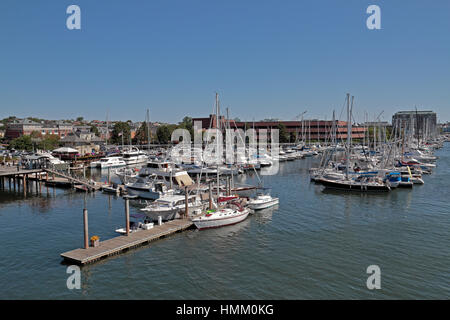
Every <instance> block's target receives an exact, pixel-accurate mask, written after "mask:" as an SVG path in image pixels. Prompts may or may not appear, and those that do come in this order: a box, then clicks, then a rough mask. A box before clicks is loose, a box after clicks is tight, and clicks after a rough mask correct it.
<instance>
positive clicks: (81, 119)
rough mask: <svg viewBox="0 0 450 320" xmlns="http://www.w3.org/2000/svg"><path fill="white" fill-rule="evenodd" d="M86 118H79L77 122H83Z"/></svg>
mask: <svg viewBox="0 0 450 320" xmlns="http://www.w3.org/2000/svg"><path fill="white" fill-rule="evenodd" d="M83 120H84V118H83V117H77V120H76V121H77V122H83Z"/></svg>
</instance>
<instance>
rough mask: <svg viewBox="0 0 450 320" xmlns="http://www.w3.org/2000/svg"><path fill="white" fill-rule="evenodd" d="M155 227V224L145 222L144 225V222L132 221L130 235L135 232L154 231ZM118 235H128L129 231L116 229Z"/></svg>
mask: <svg viewBox="0 0 450 320" xmlns="http://www.w3.org/2000/svg"><path fill="white" fill-rule="evenodd" d="M153 226H154V223H153V222H144V223H142V222H137V223H136V222H134V221H130V229H129V230H130V233H133V232H138V231H141V230H150V229H152V228H153ZM115 231H116V232H117V233H120V234H126V233H127V229H126V228H118V229H116V230H115Z"/></svg>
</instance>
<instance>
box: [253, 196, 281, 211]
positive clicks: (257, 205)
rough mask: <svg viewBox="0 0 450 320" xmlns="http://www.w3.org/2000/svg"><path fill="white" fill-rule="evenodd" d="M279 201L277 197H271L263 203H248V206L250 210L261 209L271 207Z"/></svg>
mask: <svg viewBox="0 0 450 320" xmlns="http://www.w3.org/2000/svg"><path fill="white" fill-rule="evenodd" d="M278 203H279V200H278V198H275V199H272V200H271V201H267V202H264V203H249V205H248V207H249V208H250V209H252V210H262V209H267V208H270V207H273V206H275V205H277V204H278Z"/></svg>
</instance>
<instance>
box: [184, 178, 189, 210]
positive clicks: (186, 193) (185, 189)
mask: <svg viewBox="0 0 450 320" xmlns="http://www.w3.org/2000/svg"><path fill="white" fill-rule="evenodd" d="M188 195H189V194H188V187H187V186H186V187H184V202H185V204H184V206H185V212H184V214H185V218H187V217H188V213H189V203H188Z"/></svg>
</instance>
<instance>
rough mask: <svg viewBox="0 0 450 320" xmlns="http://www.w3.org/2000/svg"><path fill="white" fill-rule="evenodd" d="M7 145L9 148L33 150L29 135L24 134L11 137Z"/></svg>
mask: <svg viewBox="0 0 450 320" xmlns="http://www.w3.org/2000/svg"><path fill="white" fill-rule="evenodd" d="M9 147H10V148H11V149H16V150H26V151H31V150H33V142H32V141H31V137H30V136H25V135H24V136H21V137H18V138H15V139H13V140H12V141H11V142H10V143H9Z"/></svg>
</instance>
